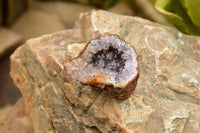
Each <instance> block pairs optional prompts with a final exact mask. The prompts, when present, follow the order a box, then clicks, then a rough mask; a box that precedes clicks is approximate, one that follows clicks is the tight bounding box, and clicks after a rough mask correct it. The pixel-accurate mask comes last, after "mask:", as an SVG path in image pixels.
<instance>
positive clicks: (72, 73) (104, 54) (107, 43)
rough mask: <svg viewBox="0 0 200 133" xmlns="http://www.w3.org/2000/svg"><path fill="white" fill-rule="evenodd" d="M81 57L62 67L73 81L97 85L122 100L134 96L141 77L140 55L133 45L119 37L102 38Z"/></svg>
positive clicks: (92, 43)
mask: <svg viewBox="0 0 200 133" xmlns="http://www.w3.org/2000/svg"><path fill="white" fill-rule="evenodd" d="M80 53H81V54H79V55H78V56H77V57H76V58H73V59H72V60H70V61H67V62H65V63H64V64H63V65H64V70H65V71H66V74H67V75H69V77H70V78H71V79H72V80H74V81H76V82H77V81H78V82H80V83H81V84H87V85H95V86H97V88H98V87H99V89H101V90H102V89H104V90H106V91H107V92H108V93H109V95H110V96H111V97H115V98H117V99H119V100H126V99H127V98H128V97H129V96H130V95H131V93H132V92H133V91H134V89H135V87H136V85H137V80H138V77H139V68H138V65H139V64H138V60H137V54H136V52H135V50H134V48H133V46H132V45H131V44H129V43H127V42H125V41H124V40H123V39H121V38H119V36H117V35H107V36H101V37H99V38H96V39H92V40H91V41H90V42H89V43H87V45H86V46H85V48H84V49H83V51H81V52H80Z"/></svg>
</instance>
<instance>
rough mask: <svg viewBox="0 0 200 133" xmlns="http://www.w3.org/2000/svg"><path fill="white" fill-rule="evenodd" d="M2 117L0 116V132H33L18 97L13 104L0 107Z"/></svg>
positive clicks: (21, 101) (29, 120)
mask: <svg viewBox="0 0 200 133" xmlns="http://www.w3.org/2000/svg"><path fill="white" fill-rule="evenodd" d="M0 113H3V115H4V117H3V118H2V119H1V116H0V133H33V131H34V130H33V126H32V122H31V119H30V118H29V117H28V116H27V114H26V112H25V109H24V103H23V100H22V99H20V100H18V102H17V103H16V105H14V106H8V107H5V108H3V109H0Z"/></svg>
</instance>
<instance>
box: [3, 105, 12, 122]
mask: <svg viewBox="0 0 200 133" xmlns="http://www.w3.org/2000/svg"><path fill="white" fill-rule="evenodd" d="M11 108H12V106H11V105H7V106H4V107H1V108H0V123H1V122H2V120H4V119H5V118H6V116H7V115H8V113H9V112H10V110H11Z"/></svg>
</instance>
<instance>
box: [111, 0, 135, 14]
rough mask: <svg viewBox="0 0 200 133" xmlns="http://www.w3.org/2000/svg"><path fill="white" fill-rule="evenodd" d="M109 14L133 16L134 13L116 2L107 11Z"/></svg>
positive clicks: (122, 3)
mask: <svg viewBox="0 0 200 133" xmlns="http://www.w3.org/2000/svg"><path fill="white" fill-rule="evenodd" d="M108 11H109V12H113V13H117V14H122V15H129V16H133V15H134V14H135V13H134V11H133V10H132V9H131V8H130V6H128V5H127V4H126V3H125V2H118V3H117V4H116V5H114V6H113V7H111V8H109V9H108Z"/></svg>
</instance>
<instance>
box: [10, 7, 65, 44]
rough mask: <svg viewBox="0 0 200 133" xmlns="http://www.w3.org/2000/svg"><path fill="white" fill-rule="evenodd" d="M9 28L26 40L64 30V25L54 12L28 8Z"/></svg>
mask: <svg viewBox="0 0 200 133" xmlns="http://www.w3.org/2000/svg"><path fill="white" fill-rule="evenodd" d="M11 29H13V30H14V31H16V32H18V33H20V34H21V35H22V36H23V37H24V39H25V40H27V39H30V38H32V37H37V36H41V35H42V34H47V33H52V32H56V31H59V30H64V29H65V25H64V24H63V23H62V21H61V20H60V18H59V17H58V16H57V15H56V14H54V13H46V12H44V11H40V10H36V9H29V10H28V11H27V12H25V13H24V14H23V15H22V16H21V17H20V18H19V19H18V20H17V21H16V22H15V23H14V24H13V25H12V26H11ZM30 31H31V32H30Z"/></svg>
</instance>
